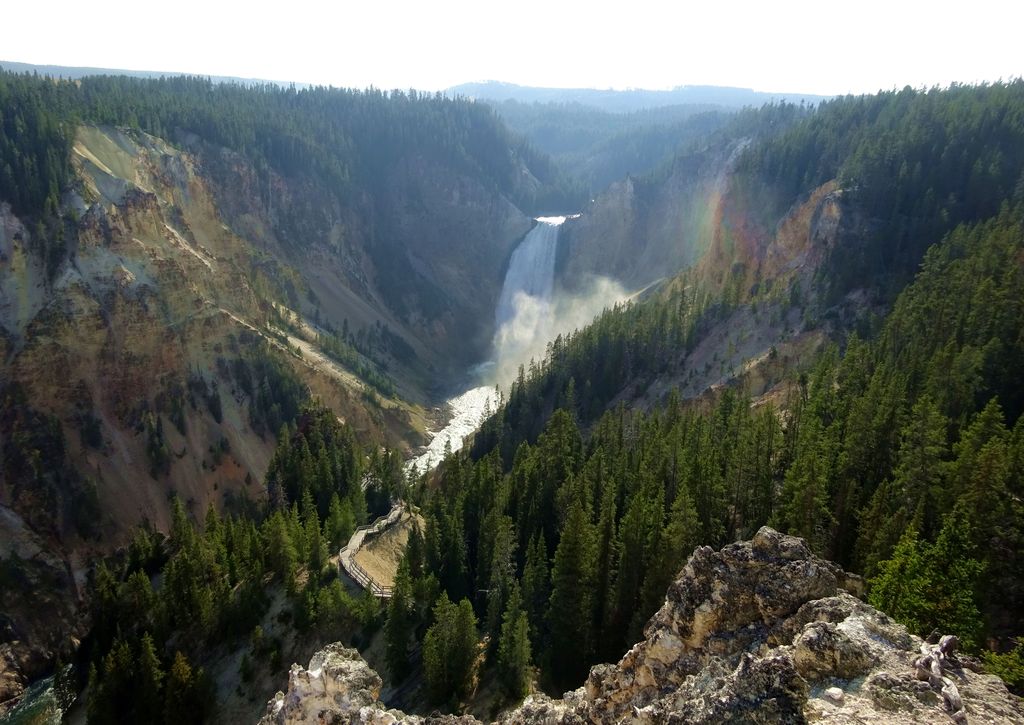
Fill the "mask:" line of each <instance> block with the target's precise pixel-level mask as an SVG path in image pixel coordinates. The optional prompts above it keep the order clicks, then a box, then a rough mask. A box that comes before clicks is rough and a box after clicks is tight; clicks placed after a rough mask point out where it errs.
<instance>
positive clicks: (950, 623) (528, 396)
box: [420, 207, 1024, 692]
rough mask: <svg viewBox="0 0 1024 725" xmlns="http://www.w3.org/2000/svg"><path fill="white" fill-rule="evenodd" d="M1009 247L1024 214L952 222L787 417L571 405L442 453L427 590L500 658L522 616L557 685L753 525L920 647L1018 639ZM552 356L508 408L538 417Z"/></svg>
mask: <svg viewBox="0 0 1024 725" xmlns="http://www.w3.org/2000/svg"><path fill="white" fill-rule="evenodd" d="M1022 254H1024V208H1020V207H1018V208H1017V209H1014V210H1011V209H1009V208H1005V209H1004V210H1003V211H1002V212H1001V213H1000V214H999V215H998V216H997V217H995V218H993V219H991V220H989V221H987V222H985V223H982V224H979V225H975V226H972V227H963V228H960V229H958V230H956V231H955V232H954V233H953V234H951V235H950V236H949V237H948V238H947V239H945V240H944V241H943V242H942V243H941V244H938V245H936V246H935V247H934V248H933V249H931V250H930V251H929V252H928V254H927V255H926V258H925V261H924V264H923V266H922V269H921V271H920V273H919V275H918V277H917V278H916V280H915V281H914V283H913V284H912V285H910V286H909V287H908V288H907V289H906V290H905V291H904V292H903V293H902V294H901V295H900V297H899V298H898V300H897V302H896V304H895V307H894V309H893V311H892V313H891V314H890V315H889V316H888V318H887V320H886V321H885V323H884V325H883V326H882V329H881V331H880V333H879V334H878V335H877V337H875V338H874V339H872V340H870V341H862V340H860V339H858V338H857V337H856V336H853V337H851V338H850V339H849V340H848V341H847V342H846V343H845V345H844V351H843V354H842V355H840V352H839V350H838V348H836V347H831V348H829V349H828V350H826V351H825V352H824V353H822V354H821V356H820V357H819V359H818V361H817V362H816V363H815V365H814V366H813V367H812V368H811V369H809V370H806V371H804V372H803V373H801V374H800V375H799V377H798V378H796V379H794V381H793V382H792V385H791V393H790V396H789V400H788V401H787V402H786V404H785V405H784V407H783V408H782V409H781V410H778V409H774V408H773V406H772V405H770V404H764V405H758V406H753V405H752V401H751V400H750V399H749V398H748V397H746V396H745V395H744V394H743V393H742V391H734V390H731V389H726V390H724V391H723V392H722V393H721V394H720V396H719V397H718V398H717V400H716V401H715V402H714V403H712V404H711V405H710V407H706V406H698V405H693V404H690V405H684V404H682V403H681V402H680V400H679V399H678V397H676V396H673V397H672V398H671V399H670V400H669V401H668V403H667V404H666V405H665V406H663V407H660V408H658V409H656V410H654V411H652V412H651V413H642V412H629V411H626V410H625V409H624V408H622V407H619V408H617V409H614V410H612V411H609V412H607V413H605V414H604V415H603V416H601V417H600V418H599V419H598V421H597V422H596V423H595V424H594V426H593V428H592V430H591V431H590V434H589V436H588V437H587V438H586V439H584V437H583V435H582V434H581V431H580V427H579V425H578V423H577V417H578V415H579V413H580V411H581V410H582V409H585V408H584V407H582V406H585V405H586V403H585V402H580V401H581V400H583V399H582V398H578V397H574V396H567V397H565V398H564V399H563V400H561V401H560V402H559V404H558V409H557V410H555V411H554V412H553V413H552V414H550V415H545V416H542V417H544V418H546V423H545V424H544V426H543V429H542V431H541V432H540V434H539V435H538V436H536V438H535V439H531V438H530V437H529V436H528V435H527V434H526V433H521V434H517V435H518V442H517V444H516V447H515V449H514V454H513V456H512V458H511V460H505V459H503V457H502V453H503V450H504V449H505V446H507V444H508V440H509V439H510V437H511V434H509V433H508V432H506V436H505V437H501V436H499V437H493V436H492V437H490V438H489V439H485V440H488V441H489V445H490V449H489V450H486V448H485V447H484V446H481V445H480V444H479V442H478V446H477V448H476V450H475V452H474V453H473V454H472V455H470V454H469V453H464V454H459V455H455V456H451V457H449V458H448V459H447V460H446V461H445V463H444V464H443V467H442V469H441V473H440V476H439V478H438V481H437V484H436V485H437V487H436V490H435V491H434V492H433V494H432V495H431V496H429V499H428V501H427V502H426V504H425V507H424V509H425V516H426V519H427V527H426V532H425V549H426V554H425V557H424V562H425V568H424V573H423V574H422V575H421V577H420V580H421V581H422V580H424V579H436V582H437V585H438V586H439V587H440V589H441V590H442V591H443V592H445V593H446V594H447V596H448V597H449V599H450V600H451V601H456V600H462V599H466V600H467V601H470V602H472V605H473V607H474V609H475V611H476V614H477V615H478V617H479V619H480V622H481V627H482V629H483V633H484V634H485V635H486V636H487V637H488V638H489V641H490V642H491V643H492V645H494V644H496V643H497V644H498V647H499V650H500V648H501V646H502V643H504V642H505V641H507V639H508V637H509V636H510V635H509V631H508V630H507V629H506V628H505V626H504V625H505V619H506V618H505V617H503V616H502V615H503V614H504V613H505V612H506V611H508V610H509V609H519V608H521V611H522V614H523V617H524V618H525V622H526V624H525V629H526V631H527V632H528V633H529V647H528V649H527V650H526V651H528V652H530V653H531V654H532V656H533V659H534V662H535V663H537V664H538V665H539V666H540V668H541V673H542V677H541V682H542V684H544V685H545V686H547V687H548V688H550V689H552V690H553V691H556V692H557V691H560V690H561V689H563V688H566V687H573V686H577V685H578V684H579V683H580V682H581V680H582V678H583V676H584V675H585V673H586V670H587V667H588V666H589V665H591V664H593V663H596V662H598V661H608V660H613V659H615V658H616V657H618V656H619V655H621V653H622V652H623V651H624V649H625V647H627V646H628V645H629V644H631V643H632V642H633V641H635V640H636V639H637V637H638V636H639V635H640V630H641V627H642V625H643V624H644V622H645V621H646V620H647V618H648V617H649V616H650V615H651V614H652V613H653V612H654V611H655V609H656V608H657V607H658V606H659V605H660V604H661V602H662V601H663V598H664V593H665V590H666V588H667V585H668V584H669V582H670V581H671V580H672V578H673V577H674V576H675V575H676V573H677V572H678V570H679V568H680V567H681V565H682V563H683V562H684V560H685V558H686V556H687V555H688V554H689V553H690V552H691V551H692V549H693V548H694V547H695V546H696V545H698V544H710V545H713V546H720V545H723V544H725V543H727V542H729V541H732V540H734V539H736V538H739V537H749V536H750V535H751V534H752V533H753V532H754V531H756V529H757V528H758V527H759V526H761V525H763V524H770V525H773V526H776V527H778V528H780V529H782V530H784V531H787V532H790V533H793V534H797V535H800V536H803V537H805V538H806V539H807V540H808V541H809V542H810V544H811V545H812V546H813V547H814V549H815V550H816V551H818V552H819V553H821V554H823V555H825V556H828V557H830V558H832V559H835V560H837V561H839V562H840V563H841V564H843V565H844V566H845V567H847V568H849V569H851V570H854V571H859V572H862V573H864V574H865V575H866V576H867V577H868V580H869V583H870V585H871V586H870V597H871V601H872V602H874V603H876V604H877V605H879V606H881V607H882V608H884V609H885V610H886V611H889V612H891V613H892V614H893V615H894V616H896V617H897V618H898V619H900V620H901V621H903V622H905V623H906V624H907V625H908V626H909V627H910V628H911V629H912V630H913V631H915V632H916V633H918V634H928V633H929V632H930V631H931V629H933V628H938V629H942V630H943V631H951V632H955V633H957V634H958V635H960V636H961V638H962V640H963V641H964V642H965V643H966V644H967V645H968V646H969V647H973V648H977V647H980V646H982V645H983V644H985V643H986V642H997V643H998V642H1000V641H1005V639H1004V638H1006V637H1008V636H1013V635H1017V634H1020V632H1019V621H1020V618H1021V615H1022V614H1024V589H1022V587H1021V582H1024V571H1022V570H1021V563H1020V562H1021V557H1020V552H1021V551H1024V510H1022V509H1021V505H1020V501H1021V496H1022V494H1024V474H1022V471H1024V467H1022V465H1021V463H1022V462H1024V419H1022V417H1021V412H1022V409H1024V390H1022V388H1021V385H1020V381H1019V376H1018V374H1017V372H1018V371H1017V369H1016V368H1017V366H1018V365H1019V361H1020V360H1022V359H1024V262H1022V260H1024V256H1022ZM642 306H643V305H639V307H642ZM620 314H622V313H620ZM631 314H636V313H631ZM601 324H602V323H600V322H599V323H598V325H597V326H596V327H595V330H600V329H602V328H601ZM605 324H607V323H605ZM584 334H585V333H584ZM554 359H555V358H554V357H552V358H549V360H548V361H547V362H546V363H545V365H544V366H541V367H539V368H538V370H537V371H536V372H535V374H534V375H533V376H531V377H530V378H529V380H528V381H527V382H526V383H519V385H520V386H522V389H521V390H520V391H519V392H518V395H517V396H516V398H515V399H517V400H518V404H520V405H524V406H527V407H528V408H530V409H531V410H534V411H542V410H544V407H545V405H548V404H550V401H545V400H544V396H545V395H547V394H549V392H550V390H551V389H550V388H547V387H545V383H544V380H543V379H544V378H546V377H551V376H552V375H553V373H552V368H553V360H554ZM619 364H622V363H619ZM496 420H499V421H500V420H501V414H500V413H499V414H498V415H497V416H496ZM492 424H493V422H492ZM993 637H994V638H996V639H995V640H993V639H991V638H993ZM505 646H506V647H508V645H505ZM1007 657H1008V656H1007ZM998 661H999V662H1001V663H1003V664H1002V666H1004V667H1012V661H1011V660H1008V659H1006V657H1004V658H1003V659H1002V660H998ZM1007 662H1010V664H1006V663H1007Z"/></svg>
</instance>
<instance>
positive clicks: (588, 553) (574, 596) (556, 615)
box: [546, 501, 595, 688]
mask: <svg viewBox="0 0 1024 725" xmlns="http://www.w3.org/2000/svg"><path fill="white" fill-rule="evenodd" d="M594 549H595V546H594V537H593V531H592V529H591V525H590V523H589V522H588V521H587V516H586V513H584V511H583V507H582V506H581V505H580V503H579V502H578V501H575V502H573V503H572V504H571V506H570V508H569V513H568V516H567V517H566V521H565V529H564V531H563V532H562V538H561V540H560V541H559V542H558V548H557V549H556V550H555V561H554V565H553V566H552V568H551V599H550V600H549V601H548V610H547V621H548V626H549V628H550V632H551V636H550V645H549V648H548V651H547V656H546V659H547V662H548V663H550V668H549V669H548V675H549V676H550V677H551V680H552V682H553V684H555V685H556V686H557V687H560V688H568V687H571V686H573V685H576V684H579V683H580V682H582V680H583V677H584V676H585V675H586V671H587V667H588V665H589V664H590V655H591V652H592V648H593V642H591V640H590V631H591V621H590V617H591V616H592V606H591V602H592V599H593V594H594V592H593V586H594V574H595V572H594V557H595V551H594Z"/></svg>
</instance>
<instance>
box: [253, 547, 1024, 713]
mask: <svg viewBox="0 0 1024 725" xmlns="http://www.w3.org/2000/svg"><path fill="white" fill-rule="evenodd" d="M861 586H862V585H861V582H860V580H859V579H857V578H856V577H853V576H851V575H848V574H846V573H845V572H843V571H842V570H841V569H840V568H839V567H837V566H836V565H834V564H832V563H830V562H828V561H824V560H822V559H819V558H818V557H816V556H814V555H813V554H811V552H810V550H809V549H808V547H807V545H806V543H805V542H804V541H803V540H802V539H798V538H795V537H790V536H784V535H782V534H779V533H778V532H776V531H774V530H772V529H769V528H762V529H761V530H760V531H758V533H757V534H756V535H755V536H754V537H753V539H751V540H750V541H745V542H738V543H735V544H731V545H729V546H726V547H724V548H723V549H721V550H720V551H714V550H712V549H710V548H709V547H701V548H699V549H697V550H696V551H695V552H694V553H693V555H692V556H691V557H690V559H689V561H688V562H687V564H686V566H685V568H684V569H683V571H682V572H680V574H679V576H678V578H677V579H676V581H675V582H674V583H673V584H672V585H671V587H670V588H669V591H668V594H667V597H666V600H665V603H664V605H663V606H662V607H661V609H660V610H659V611H658V612H657V613H656V614H655V615H654V617H652V618H651V620H650V621H649V622H648V623H647V626H646V627H645V629H644V640H643V641H642V642H639V643H638V644H636V645H635V646H634V647H633V648H632V649H631V650H630V651H629V652H627V653H626V655H625V656H624V657H623V658H622V659H621V660H620V661H619V662H618V663H617V664H614V665H599V666H597V667H594V668H593V669H592V670H591V672H590V676H589V677H588V678H587V682H586V683H585V685H584V686H583V687H581V688H580V689H578V690H575V691H573V692H568V693H566V694H565V695H564V696H563V698H562V699H558V700H554V699H551V698H548V697H546V696H544V695H531V696H529V697H528V698H527V699H526V701H525V702H524V703H523V704H522V705H520V706H519V707H517V708H515V709H513V710H511V711H508V712H506V713H504V714H503V715H501V716H500V717H499V721H501V722H506V723H515V724H519V725H526V724H528V723H615V722H633V723H664V722H679V723H683V722H685V723H722V722H736V723H739V722H761V723H768V722H793V723H798V722H808V721H816V722H835V723H854V722H858V723H865V722H878V723H883V722H888V723H908V724H909V723H916V722H945V721H956V722H963V721H965V719H966V720H969V721H971V722H991V723H996V722H1000V723H1003V722H1024V705H1022V703H1021V700H1020V699H1019V698H1017V697H1015V696H1013V695H1011V694H1009V692H1008V691H1007V689H1006V686H1005V685H1004V684H1003V682H1002V681H1001V680H1000V679H999V678H997V677H995V676H993V675H988V674H984V673H983V672H982V670H981V668H980V666H979V665H978V663H977V662H976V661H975V660H973V659H971V658H969V657H960V658H958V657H957V656H956V655H955V652H954V648H953V645H954V644H955V643H953V642H952V641H950V640H944V641H943V643H942V645H941V651H940V647H939V646H936V645H934V644H929V643H923V642H922V641H921V640H920V639H919V638H917V637H914V636H911V635H909V634H908V633H907V631H906V629H905V628H904V627H903V626H901V625H899V624H897V623H895V622H894V621H893V620H891V619H890V618H889V617H887V616H886V615H885V614H884V613H882V612H879V611H877V610H875V609H873V608H872V607H870V606H868V605H866V604H864V603H863V602H861V601H860V600H859V599H857V598H856V597H855V596H854V594H857V593H859V592H860V589H861ZM933 663H934V664H933ZM933 667H934V668H937V674H936V671H934V670H933V669H932V668H933ZM380 688H381V680H380V678H379V677H378V676H377V675H376V673H374V672H373V670H371V669H370V668H369V667H368V666H367V665H366V663H365V662H364V661H363V660H362V659H361V658H360V657H359V654H358V652H356V651H355V650H350V649H346V648H344V647H342V646H340V645H336V644H335V645H329V646H328V647H326V648H325V649H323V650H321V651H320V652H318V653H317V654H316V655H315V656H314V657H313V659H312V660H311V661H310V664H309V667H308V668H307V669H303V668H302V667H300V666H298V665H293V666H292V671H291V675H290V677H289V686H288V691H287V692H286V693H278V694H277V696H276V697H275V698H274V699H272V700H271V701H270V702H269V703H268V705H267V715H266V716H265V717H264V718H263V719H262V720H261V721H260V722H261V723H262V724H263V725H271V724H273V723H302V722H335V721H339V722H361V723H396V722H409V723H420V722H453V723H455V722H467V723H468V722H476V720H474V719H473V718H470V717H467V716H462V717H457V716H431V717H420V716H411V715H406V714H404V713H402V712H400V711H396V710H387V709H386V706H385V705H383V704H382V703H381V702H380V701H379V699H378V696H379V692H380Z"/></svg>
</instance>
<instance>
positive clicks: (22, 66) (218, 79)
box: [0, 60, 310, 88]
mask: <svg viewBox="0 0 1024 725" xmlns="http://www.w3.org/2000/svg"><path fill="white" fill-rule="evenodd" d="M0 70H5V71H10V72H11V73H33V72H34V73H38V74H39V75H44V76H54V77H56V78H68V79H70V80H77V79H78V78H85V77H87V76H130V77H132V78H162V77H171V76H180V75H199V76H202V77H204V78H209V79H210V80H211V81H213V82H214V83H237V84H239V85H243V86H253V85H264V84H268V83H269V84H273V85H277V86H283V87H285V88H287V87H289V86H295V87H296V88H308V87H309V85H310V84H309V83H295V82H293V81H268V80H266V79H264V78H239V77H237V76H211V75H208V74H206V73H194V74H189V73H182V72H180V71H158V70H126V69H124V68H91V67H89V66H70V65H35V64H33V63H18V62H15V61H11V60H0Z"/></svg>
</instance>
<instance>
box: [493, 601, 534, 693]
mask: <svg viewBox="0 0 1024 725" xmlns="http://www.w3.org/2000/svg"><path fill="white" fill-rule="evenodd" d="M497 670H498V678H499V681H500V682H501V687H502V690H504V692H505V696H506V697H508V698H509V699H510V700H520V699H522V698H523V697H524V696H525V695H526V693H527V692H528V691H529V688H530V625H529V622H528V621H527V619H526V612H524V611H523V608H522V601H521V598H520V594H519V586H518V585H514V586H513V587H512V590H511V592H510V593H509V597H508V606H506V607H505V613H504V614H503V615H502V621H501V634H500V636H499V642H498V661H497Z"/></svg>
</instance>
